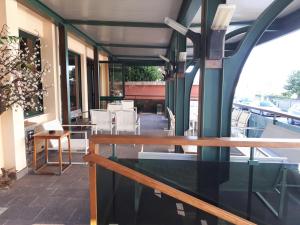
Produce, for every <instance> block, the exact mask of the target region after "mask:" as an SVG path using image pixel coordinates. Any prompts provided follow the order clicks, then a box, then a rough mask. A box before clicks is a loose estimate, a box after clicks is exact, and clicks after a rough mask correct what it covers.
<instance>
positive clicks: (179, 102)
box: [175, 33, 186, 151]
mask: <svg viewBox="0 0 300 225" xmlns="http://www.w3.org/2000/svg"><path fill="white" fill-rule="evenodd" d="M176 36H177V37H176V42H177V51H178V53H179V52H186V37H185V36H183V35H182V34H179V33H176ZM177 63H178V62H177ZM175 77H176V91H175V101H176V103H175V116H176V121H175V135H176V136H184V131H185V130H184V115H185V114H184V100H185V99H184V93H185V76H184V72H183V73H180V72H178V71H177V72H176V76H175ZM175 151H179V148H175Z"/></svg>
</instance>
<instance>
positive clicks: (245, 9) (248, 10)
mask: <svg viewBox="0 0 300 225" xmlns="http://www.w3.org/2000/svg"><path fill="white" fill-rule="evenodd" d="M272 2H273V0H256V1H249V0H227V3H230V4H235V5H236V10H235V13H234V15H233V18H232V21H234V22H238V21H253V20H255V19H257V18H258V16H259V15H260V14H261V13H262V12H263V11H264V10H265V9H266V8H267V7H268V6H269V5H270V4H271V3H272ZM297 9H300V1H299V0H294V1H293V2H292V3H291V4H290V5H288V6H287V8H286V9H285V10H284V11H283V12H282V13H281V14H280V15H279V17H282V16H285V15H287V14H289V13H291V12H293V11H296V10H297Z"/></svg>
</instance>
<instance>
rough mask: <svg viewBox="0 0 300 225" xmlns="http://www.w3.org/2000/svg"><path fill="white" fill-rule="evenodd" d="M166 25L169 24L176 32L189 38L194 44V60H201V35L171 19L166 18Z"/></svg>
mask: <svg viewBox="0 0 300 225" xmlns="http://www.w3.org/2000/svg"><path fill="white" fill-rule="evenodd" d="M164 22H165V24H167V25H168V26H169V27H171V28H173V29H174V30H176V31H178V32H179V33H180V34H182V35H184V36H186V37H188V38H189V39H191V41H192V42H193V46H194V55H193V58H194V59H198V58H200V33H196V32H194V31H192V30H190V29H188V28H186V27H185V26H183V25H181V24H180V23H178V22H176V21H175V20H172V19H171V18H169V17H165V20H164Z"/></svg>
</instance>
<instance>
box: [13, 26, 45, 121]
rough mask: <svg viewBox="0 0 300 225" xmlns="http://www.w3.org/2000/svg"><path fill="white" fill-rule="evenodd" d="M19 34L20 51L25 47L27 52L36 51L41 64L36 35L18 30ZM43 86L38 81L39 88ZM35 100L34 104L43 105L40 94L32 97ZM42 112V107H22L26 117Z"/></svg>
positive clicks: (24, 49) (39, 46) (39, 45)
mask: <svg viewBox="0 0 300 225" xmlns="http://www.w3.org/2000/svg"><path fill="white" fill-rule="evenodd" d="M19 36H20V37H21V41H20V49H21V50H22V51H24V52H25V51H26V48H27V49H28V50H29V54H30V55H33V54H34V53H37V59H36V60H37V61H39V62H40V63H39V64H41V44H40V40H39V38H38V37H37V36H34V35H31V34H29V33H26V32H24V31H21V30H20V31H19ZM37 70H39V71H40V70H41V65H40V66H39V67H37ZM42 88H43V84H42V83H40V84H39V89H40V90H41V89H42ZM34 101H35V102H39V103H38V104H36V105H40V106H43V97H42V96H41V98H39V97H35V99H34ZM43 113H44V108H43V107H34V108H31V107H26V108H25V109H24V117H25V118H28V117H32V116H36V115H40V114H43Z"/></svg>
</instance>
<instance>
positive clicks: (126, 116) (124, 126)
mask: <svg viewBox="0 0 300 225" xmlns="http://www.w3.org/2000/svg"><path fill="white" fill-rule="evenodd" d="M115 126H116V134H119V132H133V133H134V134H138V135H140V119H139V118H138V117H137V113H136V112H135V111H132V110H120V111H116V117H115Z"/></svg>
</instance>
